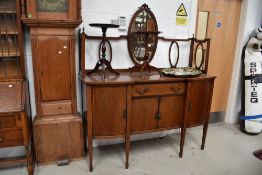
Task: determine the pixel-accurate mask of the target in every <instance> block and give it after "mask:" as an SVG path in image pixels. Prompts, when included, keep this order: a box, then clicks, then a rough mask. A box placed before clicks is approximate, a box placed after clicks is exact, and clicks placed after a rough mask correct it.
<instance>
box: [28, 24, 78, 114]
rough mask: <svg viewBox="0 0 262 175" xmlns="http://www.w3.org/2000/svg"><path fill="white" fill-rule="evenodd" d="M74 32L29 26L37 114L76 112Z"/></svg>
mask: <svg viewBox="0 0 262 175" xmlns="http://www.w3.org/2000/svg"><path fill="white" fill-rule="evenodd" d="M73 32H74V31H73V30H71V32H70V30H68V29H59V30H57V29H55V28H48V29H45V28H32V29H31V32H30V33H31V40H32V53H33V56H32V57H33V63H34V75H35V76H34V78H35V89H36V95H37V100H36V103H37V105H36V106H37V115H38V117H45V116H52V115H56V114H71V113H73V114H76V101H75V99H76V97H75V96H76V92H75V62H74V55H73V54H74V49H75V47H74V44H73V43H74V42H75V37H74V33H73ZM65 34H67V35H66V36H65ZM58 89H59V90H58Z"/></svg>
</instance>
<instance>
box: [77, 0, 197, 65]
mask: <svg viewBox="0 0 262 175" xmlns="http://www.w3.org/2000/svg"><path fill="white" fill-rule="evenodd" d="M182 2H183V3H184V5H185V6H186V8H187V13H188V15H189V24H188V26H186V27H179V26H176V21H175V19H176V11H177V9H178V8H179V6H180V4H181V3H182ZM196 2H197V1H191V0H178V1H174V0H165V2H164V3H163V1H159V0H144V1H130V0H110V1H105V0H87V1H83V7H82V9H83V12H82V14H83V15H82V16H83V21H84V22H83V24H82V25H81V27H83V26H84V27H85V32H86V34H87V35H98V36H101V29H99V28H93V27H90V26H89V24H90V23H98V22H99V23H110V22H111V20H113V19H118V16H121V15H122V16H126V19H127V20H126V24H127V28H128V25H129V22H130V19H131V17H132V15H133V14H134V13H135V11H136V10H138V7H140V6H141V5H142V4H143V3H146V4H147V5H149V7H150V8H151V10H152V11H153V13H154V14H155V16H156V18H157V23H158V30H159V31H161V32H162V33H161V34H160V35H159V36H164V37H170V38H188V37H191V36H192V35H193V33H194V30H192V29H195V15H196V8H197V5H196ZM190 9H192V10H190ZM119 35H127V30H125V31H121V30H118V29H108V31H107V36H119ZM111 44H112V48H113V60H112V67H113V68H128V67H132V66H133V63H132V61H131V59H130V57H129V54H128V49H127V42H126V40H121V41H112V42H111ZM169 44H170V43H169V42H161V41H160V42H159V43H158V48H157V51H156V54H155V56H154V59H153V61H152V62H151V64H152V65H153V66H156V67H169V62H168V49H169ZM86 45H87V47H86V48H87V49H86V53H87V54H86V57H87V61H86V68H88V69H92V68H94V66H95V64H96V62H97V57H98V56H97V50H98V41H88V42H87V43H86ZM185 51H186V50H185ZM186 63H187V59H186V58H185V59H181V62H180V65H185V64H186Z"/></svg>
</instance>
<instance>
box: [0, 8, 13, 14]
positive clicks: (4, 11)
mask: <svg viewBox="0 0 262 175" xmlns="http://www.w3.org/2000/svg"><path fill="white" fill-rule="evenodd" d="M0 14H16V11H14V10H2V9H0Z"/></svg>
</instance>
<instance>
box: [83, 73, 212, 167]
mask: <svg viewBox="0 0 262 175" xmlns="http://www.w3.org/2000/svg"><path fill="white" fill-rule="evenodd" d="M214 79H215V77H212V76H208V75H204V74H203V75H201V76H200V77H196V78H167V77H159V76H158V75H154V74H153V75H149V76H147V77H141V76H139V74H136V73H133V74H127V73H122V74H121V75H120V76H119V77H117V78H113V79H110V76H109V78H108V79H106V80H102V79H101V76H100V75H92V77H85V79H82V81H83V83H84V84H85V85H86V98H87V128H88V152H89V161H90V162H89V163H90V165H89V166H90V167H89V168H90V171H92V170H93V165H92V160H93V155H92V147H93V145H92V141H93V139H103V138H115V137H123V138H125V149H126V165H125V166H126V168H128V160H129V149H130V135H134V134H140V133H148V132H154V131H161V130H168V129H175V128H181V139H180V152H179V157H182V155H183V146H184V140H185V133H186V128H187V127H193V126H197V125H202V124H203V125H204V130H203V137H202V146H201V148H202V149H204V144H205V138H206V133H207V127H208V121H209V113H210V105H211V99H212V91H213V84H214ZM125 111H126V116H125V117H123V112H124V113H125Z"/></svg>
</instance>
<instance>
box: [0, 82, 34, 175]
mask: <svg viewBox="0 0 262 175" xmlns="http://www.w3.org/2000/svg"><path fill="white" fill-rule="evenodd" d="M25 107H26V86H25V82H24V81H23V80H20V81H18V80H16V81H13V82H0V148H1V149H3V148H7V147H16V146H24V147H25V150H26V155H25V157H15V158H13V159H11V160H10V159H6V160H5V159H1V160H0V165H6V164H15V163H21V162H25V163H27V170H28V175H32V174H33V171H34V155H33V153H32V152H31V150H32V149H33V148H32V132H31V125H32V124H31V123H32V119H31V116H30V115H27V114H26V108H25Z"/></svg>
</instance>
